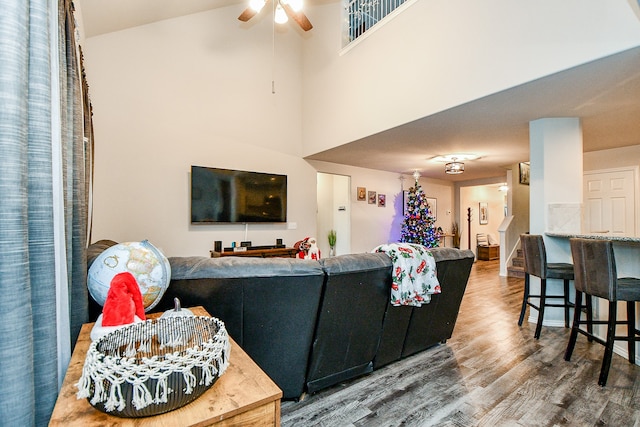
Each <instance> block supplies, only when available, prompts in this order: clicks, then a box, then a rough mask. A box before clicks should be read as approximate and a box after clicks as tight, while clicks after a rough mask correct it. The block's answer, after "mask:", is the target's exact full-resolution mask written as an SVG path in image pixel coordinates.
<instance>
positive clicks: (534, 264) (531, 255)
mask: <svg viewBox="0 0 640 427" xmlns="http://www.w3.org/2000/svg"><path fill="white" fill-rule="evenodd" d="M520 246H521V247H522V252H523V254H524V271H525V273H528V274H531V275H532V276H536V277H539V278H541V279H546V278H547V252H546V249H545V247H544V239H543V238H542V236H540V235H538V234H521V235H520Z"/></svg>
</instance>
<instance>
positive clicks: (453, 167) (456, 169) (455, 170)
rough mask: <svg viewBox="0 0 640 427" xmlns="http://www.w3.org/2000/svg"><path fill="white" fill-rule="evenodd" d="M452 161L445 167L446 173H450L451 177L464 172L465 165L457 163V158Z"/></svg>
mask: <svg viewBox="0 0 640 427" xmlns="http://www.w3.org/2000/svg"><path fill="white" fill-rule="evenodd" d="M452 160H453V161H452V162H449V163H447V164H446V165H444V171H445V173H448V174H450V175H457V174H461V173H462V172H464V163H462V162H457V161H456V160H457V159H456V158H455V157H454V158H453V159H452Z"/></svg>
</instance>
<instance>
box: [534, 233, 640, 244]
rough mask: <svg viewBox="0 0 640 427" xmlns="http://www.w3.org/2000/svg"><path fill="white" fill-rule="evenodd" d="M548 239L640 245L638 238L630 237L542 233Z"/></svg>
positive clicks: (639, 238)
mask: <svg viewBox="0 0 640 427" xmlns="http://www.w3.org/2000/svg"><path fill="white" fill-rule="evenodd" d="M544 234H545V235H547V236H549V237H561V238H564V239H570V238H572V237H578V238H581V239H594V240H611V241H612V242H615V243H626V244H630V245H636V244H640V237H632V236H609V235H605V234H576V233H558V232H550V231H547V232H546V233H544Z"/></svg>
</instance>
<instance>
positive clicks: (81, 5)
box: [76, 0, 640, 181]
mask: <svg viewBox="0 0 640 427" xmlns="http://www.w3.org/2000/svg"><path fill="white" fill-rule="evenodd" d="M312 1H314V0H312ZM320 1H333V0H315V2H320ZM244 2H245V1H243V0H179V1H176V0H76V6H77V7H78V9H79V10H80V12H81V26H82V28H83V31H84V35H85V37H92V36H95V35H99V34H103V33H107V32H112V31H118V30H122V29H125V28H129V27H134V26H138V25H143V24H148V23H151V22H155V21H159V20H163V19H169V18H172V17H177V16H183V15H188V14H191V13H198V12H202V11H204V10H209V9H213V8H216V7H223V6H228V5H230V4H239V3H244ZM549 117H580V118H581V119H582V126H583V144H584V151H586V152H589V151H597V150H602V149H606V148H616V147H624V146H629V145H639V144H640V48H635V49H632V50H628V51H625V52H622V53H619V54H616V55H613V56H610V57H607V58H603V59H600V60H598V61H594V62H592V63H589V64H585V65H582V66H579V67H576V68H573V69H570V70H566V71H563V72H561V73H558V74H555V75H552V76H549V77H545V78H542V79H539V80H536V81H533V82H529V83H527V84H525V85H522V86H519V87H516V88H512V89H509V90H506V91H504V92H500V93H497V94H494V95H491V96H488V97H485V98H483V99H479V100H476V101H473V102H470V103H468V104H465V105H461V106H459V107H456V108H453V109H451V110H448V111H444V112H441V113H438V114H435V115H432V116H429V117H425V118H423V119H420V120H416V121H414V122H412V123H407V124H405V125H402V126H399V127H397V128H394V129H389V130H387V131H385V132H381V133H379V134H376V135H371V136H368V137H366V138H363V139H360V140H358V141H354V142H352V143H349V144H345V145H342V146H340V147H337V148H334V149H331V150H328V151H325V152H322V153H318V154H315V155H313V156H310V157H309V158H310V159H314V160H323V161H328V162H334V163H341V164H347V165H352V166H359V167H364V168H371V169H379V170H385V171H390V172H397V173H408V174H411V173H412V172H413V171H414V170H415V169H418V170H420V172H421V174H422V175H423V176H429V177H432V178H439V179H447V180H455V181H462V180H472V179H482V178H492V177H504V176H505V168H506V167H507V166H509V165H512V164H515V163H518V162H521V161H527V160H528V159H529V122H530V121H532V120H536V119H540V118H549ZM452 152H473V153H476V154H479V155H481V156H482V157H481V158H480V159H479V160H474V161H470V162H467V163H466V170H465V173H464V174H462V175H446V174H445V173H444V166H443V165H442V164H436V163H434V162H430V161H429V159H430V158H431V157H433V156H435V155H439V154H447V153H452ZM639 160H640V159H639Z"/></svg>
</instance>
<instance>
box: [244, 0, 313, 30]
mask: <svg viewBox="0 0 640 427" xmlns="http://www.w3.org/2000/svg"><path fill="white" fill-rule="evenodd" d="M270 1H271V2H272V6H273V20H274V22H276V23H277V24H284V23H286V22H287V21H289V18H291V19H293V20H294V21H295V22H297V23H298V25H299V26H300V28H302V29H303V30H304V31H309V30H310V29H312V28H313V25H311V22H309V19H308V18H307V17H306V15H305V14H304V13H303V12H302V2H303V0H249V7H248V8H246V9H245V10H244V11H243V12H242V13H241V14H240V16H238V19H239V20H240V21H242V22H247V21H248V20H249V19H251V18H253V17H254V16H255V15H257V14H258V13H260V11H261V10H262V9H264V7H265V6H266V5H267V3H269V2H270Z"/></svg>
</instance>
